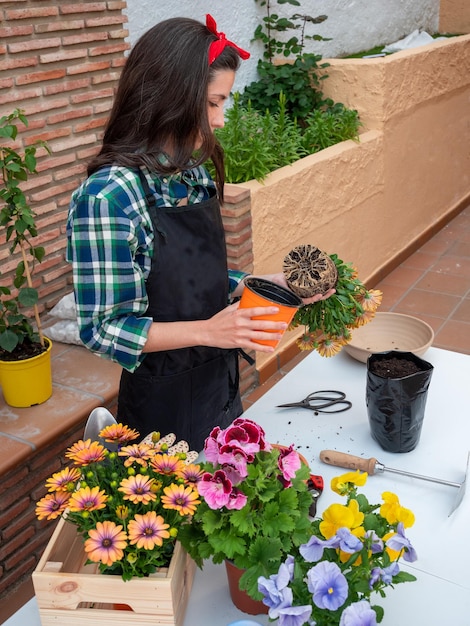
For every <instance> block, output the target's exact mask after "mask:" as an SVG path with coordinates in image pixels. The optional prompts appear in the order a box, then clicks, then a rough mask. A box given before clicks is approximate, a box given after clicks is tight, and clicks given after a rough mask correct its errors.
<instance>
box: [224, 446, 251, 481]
mask: <svg viewBox="0 0 470 626" xmlns="http://www.w3.org/2000/svg"><path fill="white" fill-rule="evenodd" d="M253 459H254V455H252V454H247V453H246V452H245V450H242V449H241V448H238V447H232V446H222V447H221V448H220V450H219V456H218V463H219V464H220V465H230V466H231V467H233V468H234V469H235V470H236V471H237V473H238V474H239V476H240V478H246V476H248V470H247V467H246V466H247V463H252V462H253Z"/></svg>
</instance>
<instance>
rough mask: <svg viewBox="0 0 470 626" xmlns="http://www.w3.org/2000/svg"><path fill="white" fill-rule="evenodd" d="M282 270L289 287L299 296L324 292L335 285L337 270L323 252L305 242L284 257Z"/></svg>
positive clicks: (308, 296) (307, 296)
mask: <svg viewBox="0 0 470 626" xmlns="http://www.w3.org/2000/svg"><path fill="white" fill-rule="evenodd" d="M283 272H284V276H285V278H286V281H287V284H288V285H289V288H290V289H291V290H292V291H293V292H294V293H295V294H296V295H298V296H299V297H300V298H311V297H312V296H315V295H317V294H319V293H321V294H324V293H326V292H327V291H328V290H329V289H333V288H334V287H335V286H336V282H337V280H338V270H337V269H336V265H335V263H334V261H333V260H332V259H331V258H330V257H329V256H328V255H327V254H326V253H325V252H322V251H321V250H319V249H318V248H316V247H315V246H311V245H310V244H305V245H302V246H297V247H296V248H294V249H293V250H291V251H290V252H289V254H288V255H287V256H286V257H285V259H284V264H283Z"/></svg>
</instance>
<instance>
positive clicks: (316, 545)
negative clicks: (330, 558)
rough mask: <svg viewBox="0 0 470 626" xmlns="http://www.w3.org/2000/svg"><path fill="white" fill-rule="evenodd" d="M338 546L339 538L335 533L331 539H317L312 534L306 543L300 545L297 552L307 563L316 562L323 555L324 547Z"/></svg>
mask: <svg viewBox="0 0 470 626" xmlns="http://www.w3.org/2000/svg"><path fill="white" fill-rule="evenodd" d="M338 546H339V539H338V537H337V536H336V535H334V536H333V537H331V539H319V538H318V537H316V536H315V535H312V536H311V537H310V539H309V540H308V542H307V543H304V544H303V545H301V546H300V548H299V552H300V554H301V555H302V556H303V558H304V559H305V560H306V561H307V563H316V562H317V561H319V560H320V559H321V558H322V557H323V550H325V548H337V547H338Z"/></svg>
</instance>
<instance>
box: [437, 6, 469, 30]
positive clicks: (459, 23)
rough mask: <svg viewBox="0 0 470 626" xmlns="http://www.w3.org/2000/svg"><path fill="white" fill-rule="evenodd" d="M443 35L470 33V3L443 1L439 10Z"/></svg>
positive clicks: (440, 28) (440, 27)
mask: <svg viewBox="0 0 470 626" xmlns="http://www.w3.org/2000/svg"><path fill="white" fill-rule="evenodd" d="M439 31H440V32H441V33H470V2H469V1H468V0H441V2H440V10H439Z"/></svg>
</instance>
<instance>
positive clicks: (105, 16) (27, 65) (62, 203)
mask: <svg viewBox="0 0 470 626" xmlns="http://www.w3.org/2000/svg"><path fill="white" fill-rule="evenodd" d="M125 6H126V3H125V2H122V1H117V0H115V1H110V2H70V1H66V0H58V1H56V2H53V1H52V0H49V1H41V2H37V1H35V0H16V1H15V2H8V1H5V0H0V115H7V114H9V113H11V112H12V111H13V109H14V108H16V107H20V108H22V109H23V110H24V112H25V114H26V115H27V117H28V119H29V126H28V128H27V129H24V128H21V126H20V127H19V130H20V134H19V142H21V143H24V144H26V145H29V144H31V143H33V142H34V141H35V140H37V139H42V140H45V141H47V143H48V145H49V147H50V149H51V155H50V156H49V155H47V154H46V153H45V151H43V150H41V151H40V152H38V156H39V162H38V168H37V169H38V175H36V176H34V175H33V176H32V177H31V179H30V180H29V181H28V183H27V184H25V185H24V189H25V190H26V191H27V192H28V196H29V200H30V202H31V204H32V206H33V208H34V210H35V211H36V213H37V225H38V230H39V236H38V243H40V244H41V245H44V247H45V249H46V256H45V258H44V261H43V262H42V264H41V265H40V267H38V269H37V271H36V272H35V276H34V283H35V287H37V289H38V290H39V295H40V311H41V312H43V311H44V310H47V309H50V308H51V307H52V306H53V305H54V304H55V303H56V302H57V301H58V300H59V298H60V297H61V296H62V295H63V294H64V293H66V292H67V291H70V284H71V274H70V267H69V266H68V264H66V263H65V223H66V216H67V209H68V204H69V198H70V193H71V192H72V191H73V189H75V188H76V187H77V186H78V184H79V182H80V181H81V179H82V178H83V176H84V172H85V169H86V163H87V161H88V159H89V157H90V156H91V155H92V154H93V153H94V152H95V151H96V149H97V147H98V145H99V139H100V135H101V132H102V130H103V128H104V125H105V122H106V116H107V114H108V111H109V110H110V108H111V104H112V99H113V94H114V89H115V87H116V83H117V79H118V77H119V73H120V70H121V67H122V65H123V63H124V58H125V57H124V53H125V51H126V50H127V49H128V47H129V46H128V44H127V43H126V41H125V40H124V38H125V37H126V36H127V34H128V31H127V30H126V29H125V28H124V25H125V22H126V16H125V15H124V14H123V12H122V9H123V8H124V7H125ZM16 263H17V259H16V258H10V256H9V252H8V246H6V245H5V235H4V233H0V264H1V274H2V278H3V277H4V275H5V274H8V273H9V272H11V271H12V269H13V268H15V267H16Z"/></svg>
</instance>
